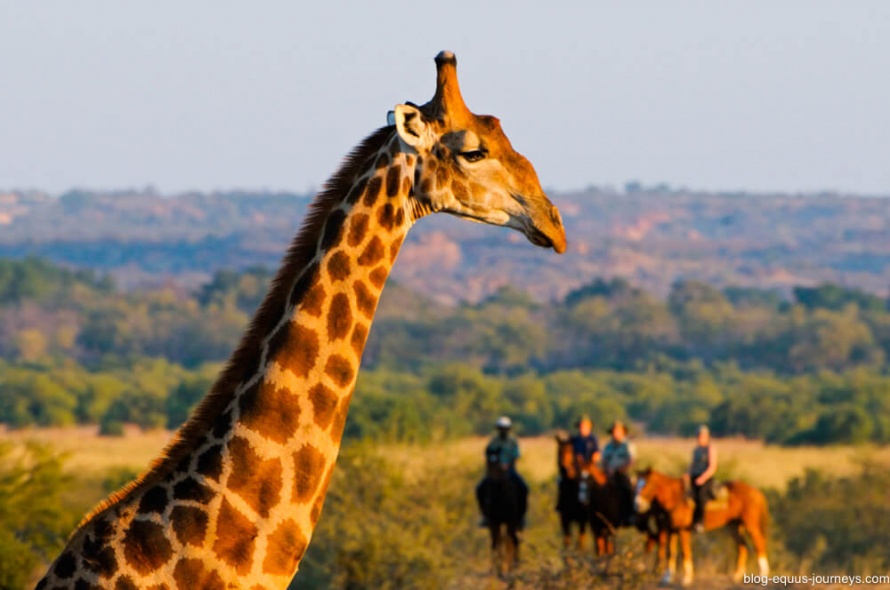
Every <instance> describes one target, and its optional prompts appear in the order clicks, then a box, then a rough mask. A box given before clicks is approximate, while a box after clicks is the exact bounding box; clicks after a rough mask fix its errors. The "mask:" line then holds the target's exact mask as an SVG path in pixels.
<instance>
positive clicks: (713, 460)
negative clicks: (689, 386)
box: [689, 424, 717, 533]
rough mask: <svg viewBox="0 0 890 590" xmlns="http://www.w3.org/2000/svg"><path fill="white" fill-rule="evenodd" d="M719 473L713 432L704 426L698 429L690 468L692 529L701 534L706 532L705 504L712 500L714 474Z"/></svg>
mask: <svg viewBox="0 0 890 590" xmlns="http://www.w3.org/2000/svg"><path fill="white" fill-rule="evenodd" d="M716 471H717V448H716V447H715V446H714V445H712V444H711V431H710V429H709V428H708V427H707V426H706V425H705V424H702V425H701V426H699V427H698V444H697V445H696V447H695V449H693V451H692V465H691V466H690V467H689V481H690V483H691V484H692V495H693V498H694V500H695V511H694V512H693V513H692V528H693V529H694V530H695V532H697V533H700V532H702V531H703V530H705V527H704V517H705V504H706V503H707V501H708V500H709V499H710V498H711V492H712V487H713V483H714V473H715V472H716Z"/></svg>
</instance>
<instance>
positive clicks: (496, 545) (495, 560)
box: [488, 523, 501, 576]
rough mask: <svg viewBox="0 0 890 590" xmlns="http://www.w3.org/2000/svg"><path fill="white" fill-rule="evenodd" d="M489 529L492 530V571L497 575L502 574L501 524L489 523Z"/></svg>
mask: <svg viewBox="0 0 890 590" xmlns="http://www.w3.org/2000/svg"><path fill="white" fill-rule="evenodd" d="M488 530H489V531H490V532H491V571H492V572H493V573H494V574H495V575H497V576H500V575H501V570H500V559H499V555H498V554H499V553H500V551H498V549H500V544H501V526H500V525H499V524H495V523H489V526H488Z"/></svg>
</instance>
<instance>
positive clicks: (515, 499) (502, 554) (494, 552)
mask: <svg viewBox="0 0 890 590" xmlns="http://www.w3.org/2000/svg"><path fill="white" fill-rule="evenodd" d="M483 485H484V486H485V488H486V489H485V494H486V497H485V500H484V502H482V504H483V506H484V513H485V520H486V521H487V522H488V530H489V533H490V534H491V563H492V569H493V570H494V572H495V573H496V574H497V575H498V576H500V577H504V576H506V575H508V574H509V573H510V572H512V571H513V569H514V568H515V567H516V566H518V565H519V532H518V531H519V529H520V524H521V519H522V515H521V513H520V502H519V490H517V486H516V483H515V482H514V480H513V478H512V477H511V476H510V472H509V471H508V470H506V469H504V468H503V467H502V465H501V464H500V462H499V461H498V460H497V458H496V457H495V458H494V460H492V458H489V459H488V460H487V461H486V478H485V481H484V482H483Z"/></svg>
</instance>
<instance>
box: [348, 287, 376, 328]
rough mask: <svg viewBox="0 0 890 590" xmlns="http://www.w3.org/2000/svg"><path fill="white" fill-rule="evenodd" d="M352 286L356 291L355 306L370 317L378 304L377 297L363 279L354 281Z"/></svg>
mask: <svg viewBox="0 0 890 590" xmlns="http://www.w3.org/2000/svg"><path fill="white" fill-rule="evenodd" d="M352 288H353V290H354V291H355V306H356V307H357V308H358V310H359V312H360V313H361V314H362V315H363V316H365V317H366V318H368V319H370V318H371V316H373V315H374V308H375V307H376V306H377V297H376V296H375V295H374V294H373V293H371V290H370V289H368V287H367V286H366V285H365V284H364V283H363V282H362V281H356V282H355V283H353V285H352Z"/></svg>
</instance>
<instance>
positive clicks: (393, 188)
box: [386, 165, 402, 197]
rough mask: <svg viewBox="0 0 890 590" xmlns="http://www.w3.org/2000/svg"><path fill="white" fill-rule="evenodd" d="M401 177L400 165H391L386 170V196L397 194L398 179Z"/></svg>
mask: <svg viewBox="0 0 890 590" xmlns="http://www.w3.org/2000/svg"><path fill="white" fill-rule="evenodd" d="M401 177H402V167H401V166H398V165H396V166H393V167H392V168H390V169H389V170H387V171H386V196H387V197H394V196H396V195H397V194H399V179H400V178H401Z"/></svg>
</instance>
